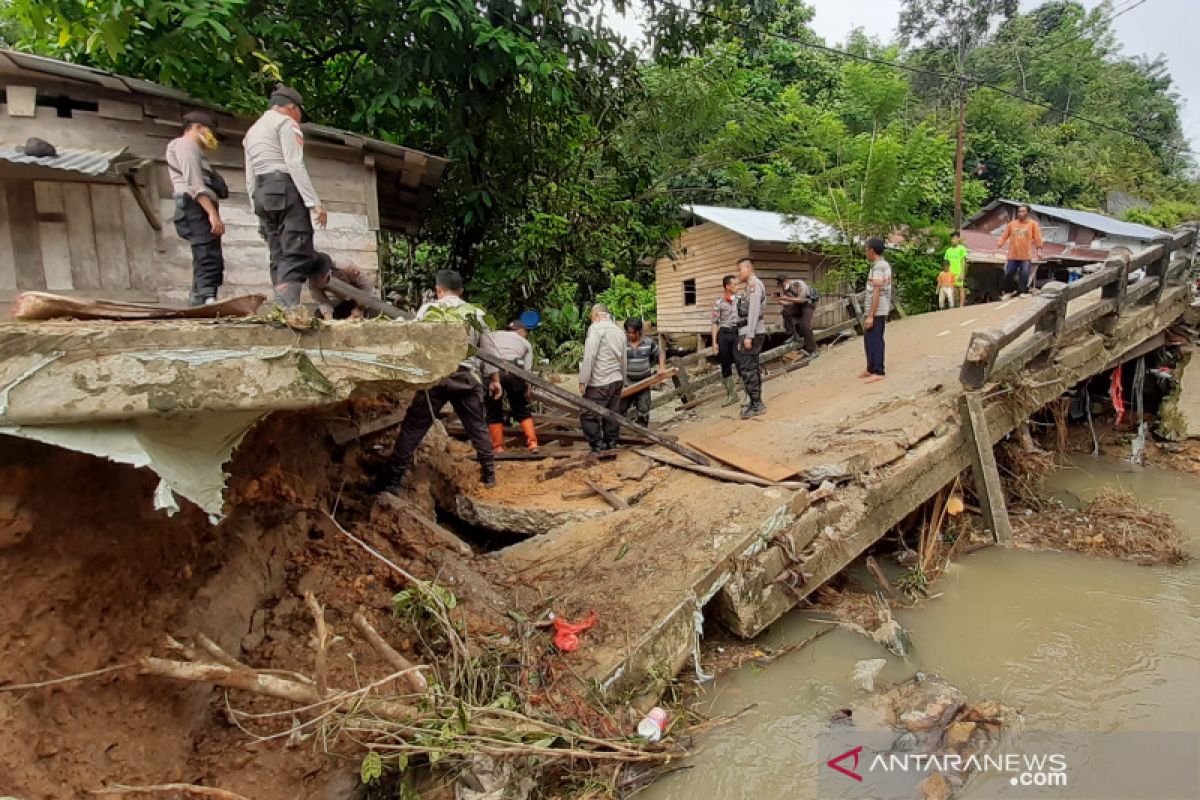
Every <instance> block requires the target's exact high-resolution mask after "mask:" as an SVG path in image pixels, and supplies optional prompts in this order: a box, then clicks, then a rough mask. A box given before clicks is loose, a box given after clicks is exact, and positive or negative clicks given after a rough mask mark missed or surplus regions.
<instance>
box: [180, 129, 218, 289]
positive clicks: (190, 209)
mask: <svg viewBox="0 0 1200 800" xmlns="http://www.w3.org/2000/svg"><path fill="white" fill-rule="evenodd" d="M216 130H217V123H216V120H215V119H213V116H212V114H210V113H208V112H207V111H189V112H188V113H187V114H184V115H183V134H182V135H181V136H180V137H179V138H177V139H172V140H171V142H170V144H168V145H167V173H168V174H169V175H170V177H171V191H172V192H173V193H174V195H175V218H174V222H175V232H176V233H177V234H179V238H181V239H183V240H184V241H186V242H187V243H188V244H189V245H191V247H192V296H191V303H192V305H193V306H202V305H205V304H207V303H214V302H216V299H217V289H219V288H220V287H221V284H222V283H223V282H224V280H225V257H224V256H223V255H222V253H221V236H223V235H224V233H225V223H224V222H222V221H221V210H220V205H219V203H218V201H219V200H224V199H225V198H226V197H228V196H229V189H228V187H227V186H226V185H225V181H224V179H222V178H221V176H220V175H218V174H217V173H216V172H215V171H214V170H213V168H212V167H211V166H209V163H208V159H206V158H205V157H204V151H206V150H207V151H213V150H216V149H217V135H216Z"/></svg>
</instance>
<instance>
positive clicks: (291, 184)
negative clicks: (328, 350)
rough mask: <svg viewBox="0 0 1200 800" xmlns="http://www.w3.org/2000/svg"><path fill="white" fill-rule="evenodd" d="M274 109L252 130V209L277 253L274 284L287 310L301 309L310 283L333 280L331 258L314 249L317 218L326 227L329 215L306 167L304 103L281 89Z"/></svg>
mask: <svg viewBox="0 0 1200 800" xmlns="http://www.w3.org/2000/svg"><path fill="white" fill-rule="evenodd" d="M270 104H271V107H270V108H268V109H267V111H266V112H265V113H264V114H263V115H262V116H261V117H259V118H258V121H257V122H255V123H254V124H253V125H251V126H250V130H248V131H246V137H245V138H244V139H243V140H242V147H243V148H245V151H246V192H247V194H249V195H250V207H251V209H252V210H253V211H254V213H255V214H256V215H257V216H258V220H259V226H260V229H261V230H262V231H263V233H264V234H265V235H266V239H267V245H268V246H269V247H270V248H271V282H272V283H273V284H274V285H275V300H276V302H277V303H279V304H280V305H281V306H284V307H285V308H287V307H292V306H296V305H299V304H300V287H301V285H302V284H304V283H305V282H306V281H308V282H311V283H312V284H314V285H321V284H323V283H325V282H327V280H328V276H327V274H325V273H326V270H327V268H328V260H327V259H319V258H317V252H316V250H315V248H314V247H313V219H314V218H315V219H316V221H317V224H318V225H320V226H321V227H322V228H324V227H325V225H326V223H327V222H328V215H327V214H326V213H325V208H324V207H323V206H322V205H321V199H320V198H319V197H317V191H316V189H314V188H313V185H312V180H311V179H310V178H309V177H308V169H307V168H306V167H305V166H304V133H303V131H301V130H300V122H301V121H302V120H303V118H304V99H303V98H302V97H301V96H300V93H299V92H297V91H296V90H295V89H292V88H290V87H288V86H284V85H283V84H280V85H278V86H276V87H275V91H274V92H272V93H271V98H270Z"/></svg>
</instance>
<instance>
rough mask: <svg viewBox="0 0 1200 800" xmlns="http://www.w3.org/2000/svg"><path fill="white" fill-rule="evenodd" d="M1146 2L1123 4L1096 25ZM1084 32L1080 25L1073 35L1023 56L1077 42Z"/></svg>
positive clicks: (1126, 12)
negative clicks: (1123, 5) (1122, 6)
mask: <svg viewBox="0 0 1200 800" xmlns="http://www.w3.org/2000/svg"><path fill="white" fill-rule="evenodd" d="M1147 2H1148V0H1136V2H1134V3H1132V4H1131V5H1127V6H1125V7H1124V8H1117V9H1114V10H1113V13H1111V14H1109V15H1108V16H1107V17H1104V18H1102V19H1099V20H1097V21H1096V24H1097V25H1107V24H1108V23H1110V22H1112V21H1113V20H1114V19H1116V18H1117V17H1120V16H1123V15H1125V14H1128V13H1129V12H1130V11H1133V10H1134V9H1135V8H1137V7H1138V6H1141V5H1145V4H1146V3H1147ZM1086 32H1087V31H1086V30H1085V28H1084V26H1083V25H1080V26H1079V30H1078V31H1077V32H1076V33H1075V35H1074V36H1071V37H1069V38H1067V39H1063V40H1062V41H1060V42H1052V43H1050V44H1049V45H1048V46H1046V47H1035V48H1033V49H1032V50H1030V51H1029V52H1027V53H1026V54H1025V56H1026V57H1027V58H1034V57H1036V56H1039V55H1041V54H1043V53H1048V52H1050V51H1051V50H1053V49H1055V48H1057V47H1062V46H1063V45H1065V44H1071V43H1072V42H1077V41H1079V40H1080V39H1082V38H1083V36H1084V34H1085V33H1086Z"/></svg>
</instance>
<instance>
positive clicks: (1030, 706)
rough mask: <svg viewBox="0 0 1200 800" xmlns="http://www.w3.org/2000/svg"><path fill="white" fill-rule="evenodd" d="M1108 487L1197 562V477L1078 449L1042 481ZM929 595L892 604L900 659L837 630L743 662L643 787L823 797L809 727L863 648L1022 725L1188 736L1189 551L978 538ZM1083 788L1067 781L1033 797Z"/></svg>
mask: <svg viewBox="0 0 1200 800" xmlns="http://www.w3.org/2000/svg"><path fill="white" fill-rule="evenodd" d="M1111 484H1118V485H1121V486H1124V487H1126V488H1128V489H1129V490H1131V491H1133V492H1134V493H1135V494H1136V495H1137V496H1138V497H1139V498H1140V499H1141V500H1142V502H1143V503H1145V504H1147V505H1150V506H1153V507H1157V508H1160V509H1162V510H1164V511H1167V512H1169V513H1171V514H1172V515H1174V516H1175V518H1176V519H1177V520H1179V522H1180V524H1181V526H1182V527H1183V530H1184V533H1185V535H1186V537H1187V539H1188V542H1189V549H1190V551H1191V552H1192V553H1193V554H1196V555H1198V556H1200V477H1194V476H1191V475H1184V474H1179V473H1174V472H1167V471H1162V470H1155V469H1147V468H1135V467H1133V466H1132V465H1130V464H1128V463H1125V462H1121V461H1115V460H1107V459H1094V458H1078V459H1076V460H1075V461H1074V462H1073V463H1072V466H1070V467H1068V468H1064V469H1062V470H1060V471H1059V472H1058V473H1056V475H1054V476H1053V477H1052V478H1051V479H1050V488H1051V490H1052V491H1054V492H1056V493H1059V494H1061V495H1062V496H1064V497H1066V498H1071V497H1074V498H1079V499H1082V500H1084V501H1086V500H1088V499H1090V498H1091V497H1092V496H1093V495H1094V494H1095V492H1096V491H1098V490H1099V489H1100V488H1102V487H1103V486H1105V485H1111ZM933 591H934V592H940V593H941V596H940V597H937V598H936V599H934V600H931V601H929V602H927V603H925V604H924V605H923V606H922V607H920V608H918V609H914V610H908V611H899V612H897V614H896V616H897V619H898V620H899V621H900V622H901V624H903V625H904V626H905V627H907V628H908V629H909V631H910V632H911V633H912V640H913V644H914V651H913V653H912V654H911V655H910V656H909V657H908V659H907V660H905V659H901V658H897V657H895V656H891V655H889V654H887V653H886V652H884V651H883V650H882V648H880V647H879V646H877V645H875V644H874V643H872V642H870V641H868V640H867V639H866V638H865V637H861V636H857V635H855V634H852V633H849V632H847V631H844V630H840V629H839V630H836V631H834V632H833V633H831V634H829V635H827V636H824V637H823V638H821V639H820V640H818V641H816V642H815V643H814V644H813V645H811V646H809V647H807V648H805V649H802V650H800V651H797V652H795V653H792V654H790V655H787V656H784V657H782V658H780V659H779V660H777V661H775V662H773V663H771V664H769V665H768V666H766V667H756V666H753V665H751V666H745V667H742V668H741V669H739V670H736V671H735V672H733V673H731V674H729V675H727V676H724V677H722V678H720V679H718V680H717V681H716V682H715V685H712V686H711V687H710V688H709V690H708V692H707V694H706V695H705V699H704V701H703V702H702V706H703V707H705V708H707V709H709V710H711V711H712V712H714V713H718V714H729V713H733V712H736V711H738V710H740V709H743V708H745V707H746V706H749V705H751V704H755V707H754V708H753V709H752V710H750V711H747V712H746V713H745V714H743V715H742V716H740V717H739V718H738V719H737V720H735V721H734V722H732V723H730V724H729V725H727V726H724V727H721V728H717V729H716V730H714V731H712V732H710V733H707V734H705V735H703V736H702V737H701V738H700V739H699V740H698V741H697V742H696V754H695V757H694V758H692V759H689V761H688V762H687V763H688V768H687V769H683V770H680V771H678V772H676V773H673V774H670V775H668V776H666V777H664V778H663V779H661V780H660V781H658V782H657V783H655V784H653V785H652V786H651V787H649V788H648V789H647V790H646V792H644V793H643V794H642V795H641V796H643V797H648V798H655V799H656V800H663V799H666V798H689V800H695V799H697V798H703V799H704V800H708V799H709V798H713V799H714V800H715V799H716V798H722V799H723V798H741V797H746V798H785V797H786V798H814V797H819V796H822V794H821V792H819V791H818V783H817V775H818V768H819V766H820V768H822V769H826V768H825V767H823V766H821V765H820V764H819V761H818V758H817V751H816V745H815V742H816V738H815V737H816V735H817V733H818V732H820V731H822V730H824V729H825V728H826V727H827V724H828V720H829V718H830V715H831V714H832V713H833V712H834V711H836V710H837V709H839V708H843V707H846V706H850V705H853V703H854V702H855V700H856V699H860V698H861V696H862V693H861V691H859V690H857V689H855V688H854V686H853V685H852V684H851V682H850V672H851V669H852V668H853V666H854V663H855V662H856V661H858V660H860V659H868V658H880V657H885V656H886V657H887V659H888V665H887V667H886V668H885V669H884V671H883V673H882V675H881V676H880V680H881V681H884V682H892V681H899V680H903V679H905V678H907V677H909V676H911V675H912V674H913V673H914V672H916V671H918V670H926V671H932V672H936V673H938V674H940V675H941V676H942V677H944V678H946V679H947V680H948V681H949V682H950V683H951V684H953V685H955V686H957V687H958V688H959V689H961V690H962V691H963V692H965V693H966V694H967V696H968V697H970V698H971V699H973V700H978V699H985V698H986V699H997V700H1000V701H1003V702H1005V703H1007V704H1009V705H1011V706H1014V707H1016V708H1019V709H1020V710H1022V711H1023V713H1024V715H1025V719H1026V727H1027V729H1028V730H1031V731H1102V732H1113V731H1160V732H1170V731H1191V732H1195V731H1197V730H1200V687H1198V684H1200V558H1197V559H1196V560H1193V561H1192V562H1191V563H1190V564H1189V565H1187V566H1184V567H1142V566H1136V565H1133V564H1130V563H1125V562H1119V561H1111V560H1104V559H1101V558H1095V557H1088V556H1082V555H1076V554H1071V553H1035V552H1028V551H1018V550H1003V549H1000V548H988V549H985V550H982V551H979V552H976V553H974V554H972V555H969V556H966V557H965V558H963V559H961V560H960V561H959V562H958V563H956V564H953V565H951V567H950V568H949V570H948V571H947V572H946V574H945V575H944V576H943V577H942V579H941V580H940V581H939V582H938V583H937V584H936V585H935V586H934V587H933ZM822 627H825V626H824V625H823V624H821V623H818V622H815V621H813V620H812V619H809V618H806V617H805V615H804V614H802V613H794V614H792V615H791V616H790V617H788V618H785V619H784V620H782V621H780V622H779V623H778V624H776V625H775V626H774V627H773V628H772V629H771V630H770V631H769V632H768V633H767V635H766V637H767V638H766V641H767V642H768V643H770V644H773V645H782V644H786V643H789V642H794V641H797V640H799V639H802V638H803V637H805V636H808V635H809V634H811V633H813V632H814V631H816V630H819V629H820V628H822ZM1062 748H1063V750H1064V751H1066V752H1069V753H1070V755H1071V757H1072V767H1073V768H1075V767H1076V766H1078V767H1079V768H1080V769H1086V766H1087V762H1088V761H1089V759H1090V758H1093V757H1094V755H1093V754H1089V753H1088V752H1087V748H1086V747H1084V746H1082V745H1080V744H1078V743H1077V742H1076V741H1075V740H1074V739H1070V737H1068V736H1066V735H1064V742H1063V744H1062ZM1073 748H1074V749H1075V750H1076V751H1077V752H1070V751H1072V749H1073ZM1192 756H1193V758H1192V762H1191V768H1192V770H1193V771H1194V770H1195V769H1196V768H1197V767H1196V757H1197V754H1195V753H1192ZM989 780H990V779H984V780H981V781H978V782H973V783H971V784H969V785H968V787H967V791H966V793H965V796H966V797H990V796H993V794H994V792H995V791H998V790H997V789H996V788H995V787H994V786H992V787H989V785H988V781H989ZM1094 792H1095V790H1094V789H1093V790H1091V791H1088V790H1084V789H1079V790H1077V791H1073V789H1072V788H1071V787H1068V788H1067V789H1056V790H1054V792H1053V793H1047V794H1041V795H1037V796H1047V797H1049V796H1055V797H1089V796H1096V795H1095V794H1094ZM846 796H853V795H851V794H848V795H846ZM1107 796H1113V795H1112V794H1109V795H1107ZM1147 796H1148V795H1147Z"/></svg>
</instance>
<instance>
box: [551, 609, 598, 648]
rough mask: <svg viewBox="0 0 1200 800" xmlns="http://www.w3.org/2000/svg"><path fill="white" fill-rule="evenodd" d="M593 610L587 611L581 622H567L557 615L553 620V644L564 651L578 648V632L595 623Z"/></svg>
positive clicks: (595, 617) (595, 618)
mask: <svg viewBox="0 0 1200 800" xmlns="http://www.w3.org/2000/svg"><path fill="white" fill-rule="evenodd" d="M597 619H598V617H597V616H596V612H595V611H589V612H588V613H587V616H586V617H584V618H583V621H581V622H568V621H567V620H565V619H563V618H562V617H559V618H558V619H556V620H554V646H555V647H557V648H558V649H559V650H561V651H563V652H564V653H570V652H571V651H572V650H578V649H579V634H581V633H583V632H584V631H586V630H587V629H588V628H590V627H592V626H593V625H595V624H596V620H597Z"/></svg>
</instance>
